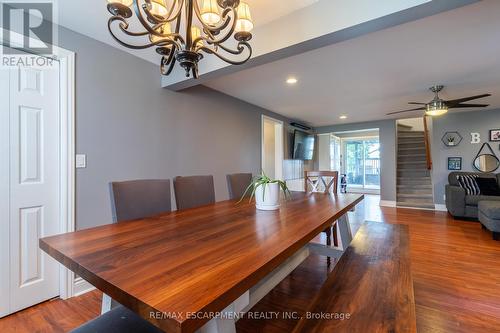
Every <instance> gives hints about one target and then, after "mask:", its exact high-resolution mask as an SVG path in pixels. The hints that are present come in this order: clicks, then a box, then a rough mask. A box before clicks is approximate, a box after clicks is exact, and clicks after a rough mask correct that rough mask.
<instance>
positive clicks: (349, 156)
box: [330, 129, 381, 194]
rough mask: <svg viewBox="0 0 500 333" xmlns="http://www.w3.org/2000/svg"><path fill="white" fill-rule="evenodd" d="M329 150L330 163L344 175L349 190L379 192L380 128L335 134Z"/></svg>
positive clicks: (354, 191) (353, 191)
mask: <svg viewBox="0 0 500 333" xmlns="http://www.w3.org/2000/svg"><path fill="white" fill-rule="evenodd" d="M330 149H331V151H332V153H331V156H332V160H331V162H330V163H331V165H332V167H335V168H338V167H340V170H341V174H343V175H345V179H346V181H347V191H348V192H352V193H368V194H380V172H381V168H380V140H379V130H378V129H369V130H363V131H352V132H337V133H332V139H331V148H330ZM337 170H338V169H337Z"/></svg>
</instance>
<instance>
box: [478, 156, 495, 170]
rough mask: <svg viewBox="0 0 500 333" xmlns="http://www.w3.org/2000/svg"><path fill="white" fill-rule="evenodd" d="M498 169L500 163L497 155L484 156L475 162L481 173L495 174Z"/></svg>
mask: <svg viewBox="0 0 500 333" xmlns="http://www.w3.org/2000/svg"><path fill="white" fill-rule="evenodd" d="M498 167H500V161H499V160H498V157H496V156H495V155H491V154H482V155H478V156H477V157H476V159H475V160H474V168H476V169H477V170H478V171H481V172H493V171H495V170H496V169H498Z"/></svg>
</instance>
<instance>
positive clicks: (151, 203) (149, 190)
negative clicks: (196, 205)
mask: <svg viewBox="0 0 500 333" xmlns="http://www.w3.org/2000/svg"><path fill="white" fill-rule="evenodd" d="M110 192H111V207H112V213H113V222H121V221H128V220H135V219H141V218H145V217H149V216H154V215H158V214H160V213H165V212H170V211H172V207H171V194H170V180H169V179H157V180H130V181H124V182H112V183H110Z"/></svg>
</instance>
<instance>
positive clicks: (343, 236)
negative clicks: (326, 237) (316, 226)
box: [308, 214, 352, 259]
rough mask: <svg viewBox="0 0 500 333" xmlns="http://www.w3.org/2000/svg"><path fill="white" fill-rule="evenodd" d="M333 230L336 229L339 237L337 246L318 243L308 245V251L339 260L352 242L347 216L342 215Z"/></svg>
mask: <svg viewBox="0 0 500 333" xmlns="http://www.w3.org/2000/svg"><path fill="white" fill-rule="evenodd" d="M333 227H334V228H338V234H339V235H340V239H339V240H340V244H339V246H330V245H323V244H318V243H309V245H308V246H309V249H310V250H311V251H312V252H314V253H317V254H319V255H323V256H327V257H331V258H336V259H340V257H341V256H342V254H343V253H344V251H345V250H346V249H347V247H348V246H349V244H351V241H352V232H351V226H350V224H349V216H348V215H347V214H345V215H343V216H342V217H341V218H339V220H338V221H337V223H336V225H334V226H333Z"/></svg>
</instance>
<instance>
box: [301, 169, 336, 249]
mask: <svg viewBox="0 0 500 333" xmlns="http://www.w3.org/2000/svg"><path fill="white" fill-rule="evenodd" d="M328 178H331V179H330V180H328ZM304 183H305V184H304V186H305V191H306V192H322V193H325V194H331V193H333V194H337V191H338V184H339V172H338V171H304ZM321 185H323V187H324V188H321V187H320V186H321ZM323 232H324V233H325V234H326V245H328V246H330V245H332V236H333V244H334V246H339V241H338V232H337V221H335V222H334V223H333V224H332V225H331V226H330V227H328V228H326V229H325V230H323ZM328 259H330V258H328Z"/></svg>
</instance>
